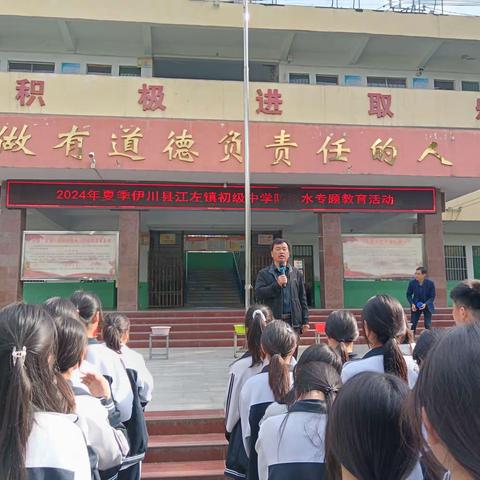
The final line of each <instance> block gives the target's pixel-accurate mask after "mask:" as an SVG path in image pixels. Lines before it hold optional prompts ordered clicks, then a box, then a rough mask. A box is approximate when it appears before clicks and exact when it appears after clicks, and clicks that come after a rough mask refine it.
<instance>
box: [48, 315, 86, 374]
mask: <svg viewBox="0 0 480 480" xmlns="http://www.w3.org/2000/svg"><path fill="white" fill-rule="evenodd" d="M54 320H55V324H56V327H57V366H58V369H59V370H60V372H61V373H65V372H67V371H68V370H69V369H70V368H72V367H75V366H76V365H79V364H80V363H81V362H82V360H83V356H84V354H85V350H86V348H87V344H88V338H87V330H86V329H85V325H84V324H83V323H82V322H81V321H80V320H78V318H73V317H68V316H62V317H56V318H55V319H54Z"/></svg>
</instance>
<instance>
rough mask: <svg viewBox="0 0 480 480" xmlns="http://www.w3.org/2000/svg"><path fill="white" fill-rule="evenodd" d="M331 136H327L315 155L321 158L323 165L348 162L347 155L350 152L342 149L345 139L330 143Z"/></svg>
mask: <svg viewBox="0 0 480 480" xmlns="http://www.w3.org/2000/svg"><path fill="white" fill-rule="evenodd" d="M332 138H333V137H332V136H331V135H328V136H327V138H326V139H325V141H324V142H323V145H322V146H321V148H320V149H319V150H318V151H317V152H316V153H317V155H322V156H323V163H324V164H325V165H326V164H327V162H348V157H347V155H348V154H349V153H350V152H351V149H350V148H346V147H344V144H345V142H346V141H347V139H346V138H344V137H342V138H340V139H339V140H336V141H335V142H332Z"/></svg>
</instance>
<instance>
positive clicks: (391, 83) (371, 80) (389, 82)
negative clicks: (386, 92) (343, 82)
mask: <svg viewBox="0 0 480 480" xmlns="http://www.w3.org/2000/svg"><path fill="white" fill-rule="evenodd" d="M367 85H368V86H369V87H388V88H407V79H406V78H393V77H367Z"/></svg>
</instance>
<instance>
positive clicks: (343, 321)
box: [325, 310, 358, 363]
mask: <svg viewBox="0 0 480 480" xmlns="http://www.w3.org/2000/svg"><path fill="white" fill-rule="evenodd" d="M325 334H326V335H327V342H328V344H329V345H330V346H331V347H332V348H335V349H337V350H338V352H339V354H340V357H341V358H342V362H343V363H346V362H348V361H349V360H354V359H355V358H356V354H354V353H352V352H353V342H354V341H355V340H356V339H357V338H358V325H357V320H356V318H355V316H354V315H353V313H351V312H349V311H347V310H335V311H334V312H332V313H330V315H329V316H328V317H327V322H326V324H325Z"/></svg>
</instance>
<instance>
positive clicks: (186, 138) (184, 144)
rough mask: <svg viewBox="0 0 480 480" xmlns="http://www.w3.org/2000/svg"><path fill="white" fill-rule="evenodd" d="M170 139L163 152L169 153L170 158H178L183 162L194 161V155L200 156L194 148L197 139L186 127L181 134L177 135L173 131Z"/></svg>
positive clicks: (169, 136)
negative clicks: (194, 138)
mask: <svg viewBox="0 0 480 480" xmlns="http://www.w3.org/2000/svg"><path fill="white" fill-rule="evenodd" d="M168 140H169V142H168V145H167V146H166V147H165V148H164V150H163V153H168V159H169V160H175V159H178V160H181V161H182V162H188V163H193V161H194V160H195V159H194V157H198V152H195V151H194V150H192V148H193V145H194V144H195V140H193V136H192V134H191V133H188V131H187V130H186V129H183V131H182V133H181V134H180V135H175V132H174V131H171V132H170V133H169V135H168Z"/></svg>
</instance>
